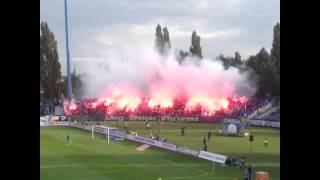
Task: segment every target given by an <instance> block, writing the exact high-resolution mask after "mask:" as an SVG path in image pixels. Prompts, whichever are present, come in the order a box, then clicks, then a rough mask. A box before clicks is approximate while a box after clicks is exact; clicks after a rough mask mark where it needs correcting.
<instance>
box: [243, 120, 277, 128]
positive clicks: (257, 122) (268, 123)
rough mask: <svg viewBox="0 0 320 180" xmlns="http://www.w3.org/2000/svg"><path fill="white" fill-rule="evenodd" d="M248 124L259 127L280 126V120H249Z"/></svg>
mask: <svg viewBox="0 0 320 180" xmlns="http://www.w3.org/2000/svg"><path fill="white" fill-rule="evenodd" d="M249 125H250V126H259V127H272V128H280V122H276V121H264V120H251V121H250V122H249Z"/></svg>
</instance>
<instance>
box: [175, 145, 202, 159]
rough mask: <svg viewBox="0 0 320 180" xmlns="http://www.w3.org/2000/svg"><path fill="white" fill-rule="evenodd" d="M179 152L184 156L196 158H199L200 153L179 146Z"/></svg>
mask: <svg viewBox="0 0 320 180" xmlns="http://www.w3.org/2000/svg"><path fill="white" fill-rule="evenodd" d="M177 152H181V153H183V154H188V155H192V156H195V157H198V156H199V151H197V150H193V149H190V148H187V147H184V146H177Z"/></svg>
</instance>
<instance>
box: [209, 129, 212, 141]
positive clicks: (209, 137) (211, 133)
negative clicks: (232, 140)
mask: <svg viewBox="0 0 320 180" xmlns="http://www.w3.org/2000/svg"><path fill="white" fill-rule="evenodd" d="M211 134H212V132H211V131H209V132H208V141H210V138H211Z"/></svg>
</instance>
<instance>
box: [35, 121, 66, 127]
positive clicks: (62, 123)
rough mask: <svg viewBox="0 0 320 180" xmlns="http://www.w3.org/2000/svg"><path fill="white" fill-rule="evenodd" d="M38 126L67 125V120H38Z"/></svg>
mask: <svg viewBox="0 0 320 180" xmlns="http://www.w3.org/2000/svg"><path fill="white" fill-rule="evenodd" d="M40 126H69V122H67V121H40Z"/></svg>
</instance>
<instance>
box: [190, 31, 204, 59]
mask: <svg viewBox="0 0 320 180" xmlns="http://www.w3.org/2000/svg"><path fill="white" fill-rule="evenodd" d="M189 51H190V53H191V55H192V56H196V57H198V58H199V59H202V57H203V56H202V49H201V46H200V36H198V35H197V33H196V31H193V32H192V35H191V46H190V49H189Z"/></svg>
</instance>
